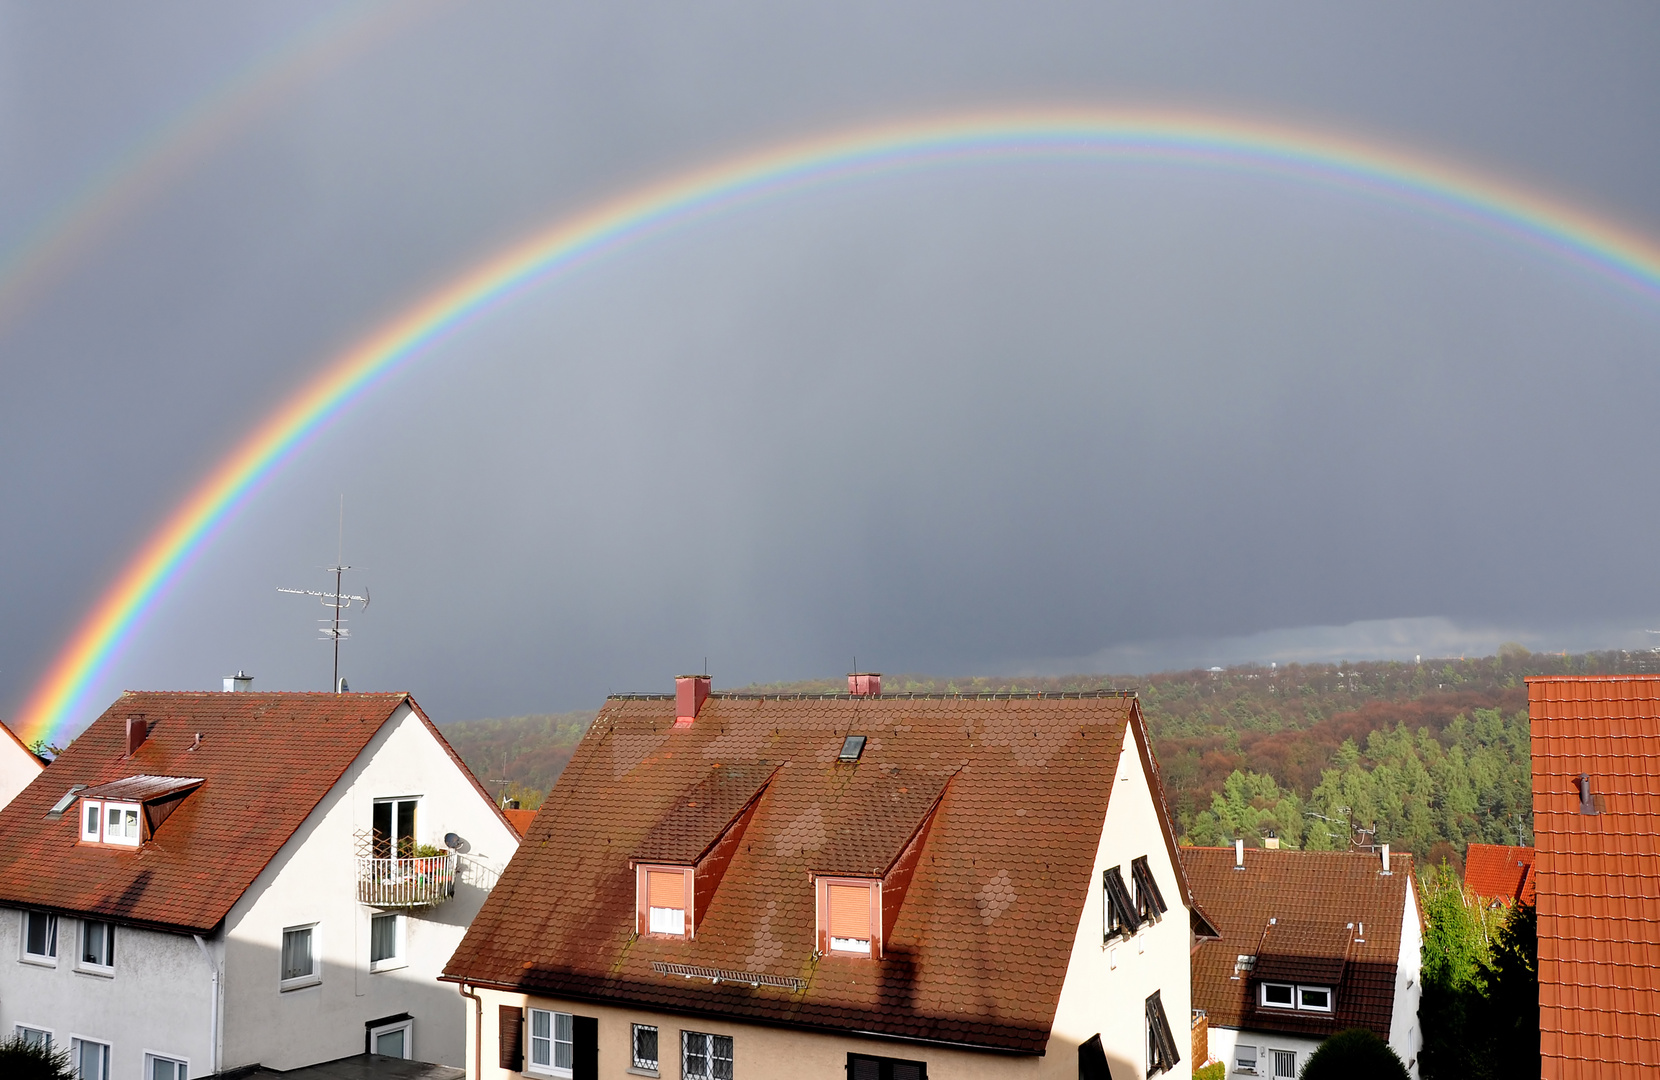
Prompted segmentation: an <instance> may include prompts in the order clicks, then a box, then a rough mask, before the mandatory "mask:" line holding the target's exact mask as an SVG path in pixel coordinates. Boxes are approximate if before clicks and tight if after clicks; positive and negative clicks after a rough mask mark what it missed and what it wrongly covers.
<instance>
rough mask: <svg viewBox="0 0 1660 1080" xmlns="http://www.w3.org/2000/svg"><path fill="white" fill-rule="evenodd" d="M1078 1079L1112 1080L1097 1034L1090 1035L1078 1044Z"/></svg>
mask: <svg viewBox="0 0 1660 1080" xmlns="http://www.w3.org/2000/svg"><path fill="white" fill-rule="evenodd" d="M1078 1080H1112V1071H1111V1070H1110V1069H1108V1068H1107V1052H1106V1051H1105V1050H1103V1049H1101V1036H1099V1035H1091V1036H1090V1037H1089V1038H1087V1039H1085V1040H1084V1041H1083V1042H1082V1043H1080V1044H1079V1045H1078Z"/></svg>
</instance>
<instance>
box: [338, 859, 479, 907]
mask: <svg viewBox="0 0 1660 1080" xmlns="http://www.w3.org/2000/svg"><path fill="white" fill-rule="evenodd" d="M454 895H455V853H454V852H451V853H449V854H447V855H433V856H429V857H426V858H418V859H377V858H372V857H368V856H362V855H360V856H358V857H357V901H358V903H360V904H367V905H369V906H370V907H377V908H424V907H432V906H433V905H435V904H442V903H443V902H444V901H446V900H448V899H450V898H451V897H453V896H454Z"/></svg>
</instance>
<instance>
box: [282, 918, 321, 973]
mask: <svg viewBox="0 0 1660 1080" xmlns="http://www.w3.org/2000/svg"><path fill="white" fill-rule="evenodd" d="M316 931H317V924H316V923H312V924H311V925H310V926H291V927H288V928H287V929H286V930H284V931H283V932H282V978H281V983H280V988H281V989H283V990H297V989H299V988H300V987H302V986H312V985H314V984H316V983H319V982H321V981H322V978H321V977H320V976H319V975H318V973H317V952H316V946H317V943H316Z"/></svg>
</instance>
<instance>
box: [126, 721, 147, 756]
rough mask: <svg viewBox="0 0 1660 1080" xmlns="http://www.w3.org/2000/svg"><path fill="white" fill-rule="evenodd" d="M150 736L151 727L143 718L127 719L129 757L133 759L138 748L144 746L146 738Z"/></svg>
mask: <svg viewBox="0 0 1660 1080" xmlns="http://www.w3.org/2000/svg"><path fill="white" fill-rule="evenodd" d="M148 734H150V725H149V724H146V723H145V722H144V717H142V716H129V717H127V756H128V757H132V756H133V755H134V754H135V753H137V752H138V748H139V747H141V746H143V745H144V737H145V736H146V735H148Z"/></svg>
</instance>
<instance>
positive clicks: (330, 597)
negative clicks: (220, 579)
mask: <svg viewBox="0 0 1660 1080" xmlns="http://www.w3.org/2000/svg"><path fill="white" fill-rule="evenodd" d="M338 544H339V546H338V548H337V549H336V555H335V560H334V565H333V566H330V567H325V571H326V572H327V573H330V574H333V575H334V591H333V592H318V591H317V590H315V589H283V588H278V589H277V591H278V592H280V593H292V594H294V595H295V596H315V597H317V598H318V599H319V600H321V601H322V602H323V606H324V607H326V608H330V609H332V611H333V615H332V617H331V618H328V619H319V620H317V621H318V622H321V623H323V624H324V625H323V626H320V627H318V632H319V633H321V634H322V635H323V640H324V641H331V640H332V641H333V642H334V681H333V682H332V683H330V684H329V689H330V690H331V691H333V692H334V693H336V694H338V693H342V692H343V691H344V690H345V689H346V687H345V684H344V683H343V682H342V681H341V679H340V641H341V639H342V638H347V637H350V636H351V631H350V630H348V629H346V628H345V627H343V626H341V625H340V624H341V623H342V622H345V621H346V620H345V619H343V618H341V614H340V613H341V612H343V611H345V610H347V609H348V608H350V607H351V606H352V603H353V601H356V602H357V603H360V604H362V605H363V607H364V610H368V607H369V590H368V589H364V590H363V595H362V596H357V595H355V594H353V593H348V592H346V591H345V589H344V588H343V587H342V586H343V580H344V577H345V573H346V571H347V570H350V569H351V567H349V566H347V565H346V496H344V495H341V496H340V534H339V537H338Z"/></svg>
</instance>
